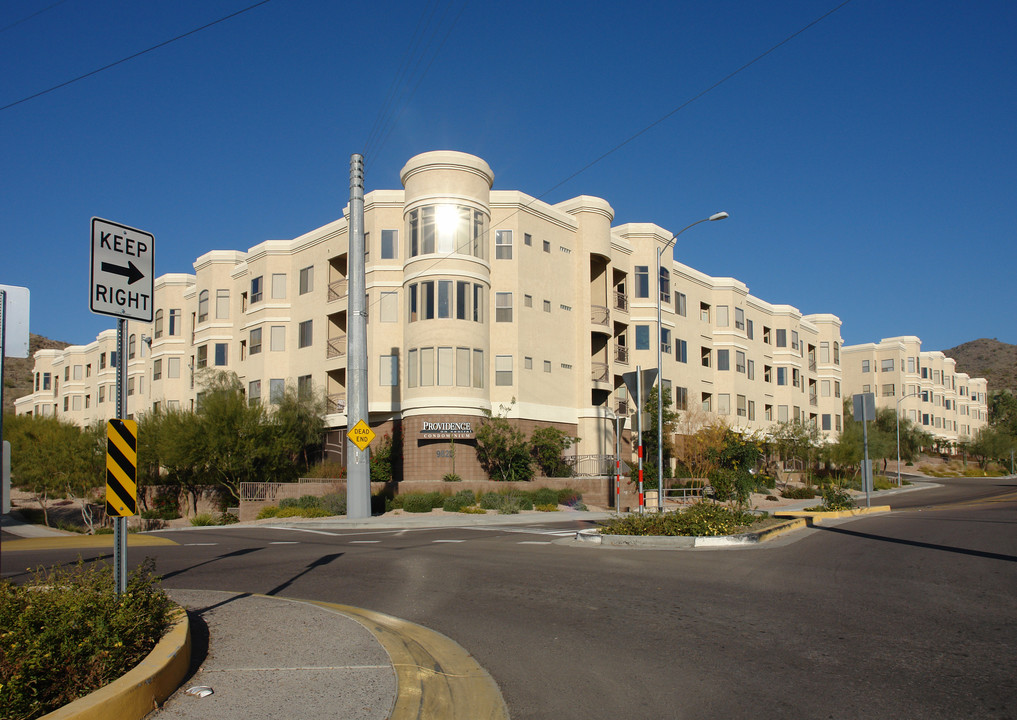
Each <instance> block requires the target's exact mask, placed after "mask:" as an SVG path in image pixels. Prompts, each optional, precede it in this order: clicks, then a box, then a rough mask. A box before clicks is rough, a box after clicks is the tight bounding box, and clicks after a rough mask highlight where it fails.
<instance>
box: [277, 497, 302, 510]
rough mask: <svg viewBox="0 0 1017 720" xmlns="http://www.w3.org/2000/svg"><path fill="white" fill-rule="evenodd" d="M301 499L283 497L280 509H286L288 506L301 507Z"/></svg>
mask: <svg viewBox="0 0 1017 720" xmlns="http://www.w3.org/2000/svg"><path fill="white" fill-rule="evenodd" d="M299 506H300V501H299V500H297V498H283V499H282V500H280V501H279V509H280V510H285V509H286V508H294V507H299Z"/></svg>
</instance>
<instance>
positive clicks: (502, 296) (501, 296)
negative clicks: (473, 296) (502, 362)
mask: <svg viewBox="0 0 1017 720" xmlns="http://www.w3.org/2000/svg"><path fill="white" fill-rule="evenodd" d="M494 306H495V310H494V319H495V322H512V293H506V292H500V293H495V295H494ZM510 384H511V383H510Z"/></svg>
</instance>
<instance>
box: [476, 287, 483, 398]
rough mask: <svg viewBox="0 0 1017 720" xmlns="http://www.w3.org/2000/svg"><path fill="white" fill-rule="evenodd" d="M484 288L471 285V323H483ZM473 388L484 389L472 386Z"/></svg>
mask: <svg viewBox="0 0 1017 720" xmlns="http://www.w3.org/2000/svg"><path fill="white" fill-rule="evenodd" d="M484 297H485V295H484V286H483V285H480V284H478V283H474V284H473V322H479V323H482V322H484ZM474 387H484V386H483V385H474Z"/></svg>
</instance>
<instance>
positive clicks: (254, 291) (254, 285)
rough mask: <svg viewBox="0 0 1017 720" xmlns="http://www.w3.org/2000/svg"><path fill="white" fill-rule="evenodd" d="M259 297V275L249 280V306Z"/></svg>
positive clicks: (258, 300)
mask: <svg viewBox="0 0 1017 720" xmlns="http://www.w3.org/2000/svg"><path fill="white" fill-rule="evenodd" d="M261 297H262V282H261V275H259V276H258V277H256V278H251V304H252V305H253V304H254V303H256V302H261ZM258 389H259V391H260V389H261V385H260V384H259V385H258Z"/></svg>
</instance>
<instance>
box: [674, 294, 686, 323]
mask: <svg viewBox="0 0 1017 720" xmlns="http://www.w3.org/2000/svg"><path fill="white" fill-rule="evenodd" d="M686 305H687V298H686V297H685V293H680V292H678V291H677V290H676V291H675V294H674V311H675V312H676V313H678V314H679V315H681V316H682V317H685V316H686V314H687V313H688V308H687V307H686Z"/></svg>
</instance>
